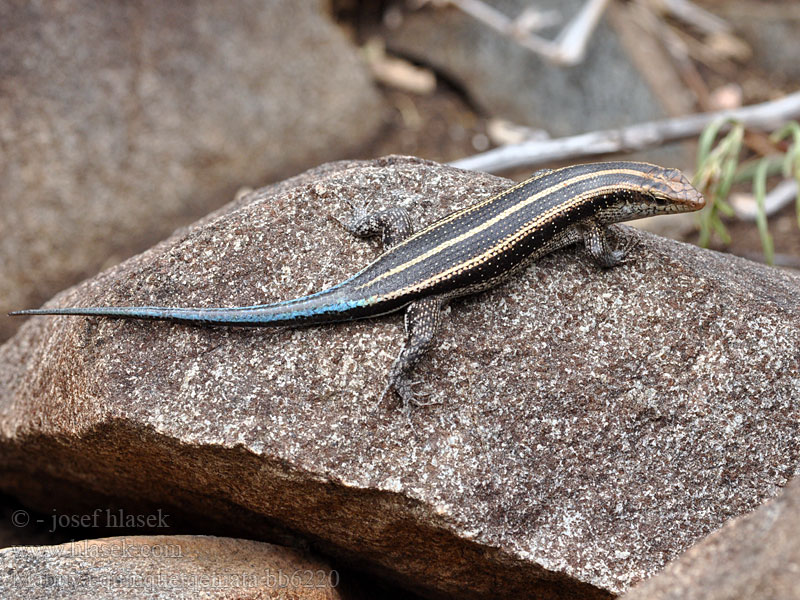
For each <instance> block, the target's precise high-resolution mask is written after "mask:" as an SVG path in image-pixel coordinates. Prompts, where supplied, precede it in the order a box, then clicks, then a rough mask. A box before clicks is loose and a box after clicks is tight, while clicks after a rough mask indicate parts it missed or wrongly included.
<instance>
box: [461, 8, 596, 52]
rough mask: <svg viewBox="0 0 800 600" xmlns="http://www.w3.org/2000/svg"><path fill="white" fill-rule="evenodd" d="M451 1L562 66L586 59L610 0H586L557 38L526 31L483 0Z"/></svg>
mask: <svg viewBox="0 0 800 600" xmlns="http://www.w3.org/2000/svg"><path fill="white" fill-rule="evenodd" d="M449 1H450V3H451V4H452V5H454V6H456V7H458V8H459V9H460V10H462V11H463V12H465V13H466V14H468V15H470V16H471V17H473V18H474V19H477V20H478V21H480V22H481V23H484V24H485V25H488V26H489V27H491V28H492V29H494V30H495V31H498V32H500V33H502V34H503V35H505V36H507V37H509V38H511V39H512V40H514V41H515V42H516V43H518V44H519V45H521V46H522V47H524V48H527V49H528V50H530V51H531V52H535V53H536V54H538V55H540V56H542V57H544V58H545V59H546V60H548V61H550V62H551V63H553V64H556V65H560V66H572V65H576V64H578V63H580V62H581V61H582V60H583V57H584V55H585V54H586V47H587V45H588V43H589V39H590V38H591V36H592V32H593V31H594V30H595V28H596V27H597V23H598V22H599V21H600V17H601V16H602V14H603V11H604V10H605V8H606V6H607V5H608V2H609V0H587V2H586V4H584V5H583V8H581V10H580V12H579V13H578V14H577V15H575V17H574V18H573V19H572V20H571V21H570V22H569V23H567V25H566V26H565V27H564V29H563V30H562V31H561V33H559V35H558V37H557V38H556V40H555V41H550V40H547V39H545V38H543V37H541V36H538V35H536V34H534V33H530V32H525V31H523V30H522V28H520V27H519V26H518V25H517V23H516V22H515V21H513V20H511V19H509V18H508V17H507V16H506V15H504V14H503V13H502V12H500V11H499V10H497V9H496V8H494V7H492V6H489V5H488V4H486V3H485V2H482V0H449Z"/></svg>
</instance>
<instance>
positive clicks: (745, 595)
mask: <svg viewBox="0 0 800 600" xmlns="http://www.w3.org/2000/svg"><path fill="white" fill-rule="evenodd" d="M751 598H770V599H771V600H798V599H800V479H798V480H796V481H794V482H793V483H791V484H790V485H789V486H788V487H787V489H786V490H785V491H784V492H783V493H782V494H781V495H780V496H779V497H778V498H777V499H776V500H773V501H772V502H769V503H767V504H765V505H764V506H762V507H761V508H759V509H758V510H757V511H755V512H754V513H752V514H749V515H746V516H744V517H739V518H738V519H735V520H733V521H731V522H730V523H727V524H726V525H725V527H723V528H722V529H720V530H719V531H717V532H715V533H713V534H711V535H710V536H708V538H706V539H704V540H703V541H702V542H700V543H699V544H697V545H696V546H694V547H692V548H691V549H690V550H689V551H688V552H686V553H685V554H684V555H682V556H681V557H680V558H679V559H678V560H676V561H675V562H673V563H670V564H669V565H668V566H667V568H666V569H664V572H663V573H660V574H659V575H657V576H656V577H653V578H652V579H649V580H647V581H646V582H644V583H643V584H642V585H639V586H637V587H636V588H635V589H634V590H632V591H631V592H630V593H629V594H626V595H625V597H624V600H701V599H702V600H750V599H751Z"/></svg>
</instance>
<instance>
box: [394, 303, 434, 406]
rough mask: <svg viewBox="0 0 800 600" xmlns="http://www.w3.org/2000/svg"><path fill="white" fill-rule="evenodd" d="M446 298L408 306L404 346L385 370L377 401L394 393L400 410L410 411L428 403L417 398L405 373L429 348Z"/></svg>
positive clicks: (412, 383)
mask: <svg viewBox="0 0 800 600" xmlns="http://www.w3.org/2000/svg"><path fill="white" fill-rule="evenodd" d="M445 301H446V298H443V297H441V296H428V297H427V298H420V299H419V300H416V301H414V302H412V303H411V304H409V305H408V308H406V315H405V329H406V344H405V346H404V347H403V349H402V350H401V351H400V354H399V355H398V356H397V358H396V359H395V361H394V363H393V364H392V367H391V369H390V371H389V382H388V384H387V385H386V388H384V390H383V393H382V394H381V398H380V400H383V398H384V397H385V396H386V394H387V393H389V391H390V390H394V391H395V393H396V394H397V395H398V396H400V399H401V400H402V401H403V411H404V412H406V413H407V414H409V413H410V411H411V405H412V404H414V405H416V406H422V405H424V404H432V403H429V402H421V401H419V400H418V399H417V397H416V395H415V394H414V391H413V390H412V387H413V385H414V382H412V381H410V380H409V378H408V372H409V371H410V370H411V368H412V367H413V366H414V365H415V364H416V363H417V362H418V361H419V359H420V357H421V356H422V355H423V354H425V352H426V351H427V350H428V348H430V345H431V342H432V341H433V338H434V336H435V335H436V330H437V329H438V328H439V323H440V322H441V320H442V306H443V305H444V303H445Z"/></svg>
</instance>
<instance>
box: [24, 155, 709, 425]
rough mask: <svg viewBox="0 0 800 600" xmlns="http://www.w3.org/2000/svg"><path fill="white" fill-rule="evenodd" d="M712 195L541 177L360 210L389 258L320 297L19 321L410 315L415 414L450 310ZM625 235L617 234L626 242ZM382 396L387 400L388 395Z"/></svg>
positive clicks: (595, 252) (255, 322)
mask: <svg viewBox="0 0 800 600" xmlns="http://www.w3.org/2000/svg"><path fill="white" fill-rule="evenodd" d="M704 204H705V200H704V199H703V196H702V195H701V194H700V193H699V192H698V191H697V190H696V189H694V188H693V187H692V185H691V184H690V183H689V181H688V180H687V179H686V178H685V177H684V176H683V175H682V174H681V173H680V171H677V170H674V169H664V168H661V167H658V166H655V165H650V164H646V163H640V162H607V163H594V164H583V165H577V166H570V167H565V168H562V169H556V170H544V171H539V172H537V173H535V174H534V175H533V177H531V178H530V179H528V180H527V181H525V182H523V183H520V184H518V185H515V186H513V187H511V188H509V189H507V190H505V191H504V192H502V193H500V194H498V195H496V196H493V197H491V198H488V199H486V200H483V201H481V202H478V203H477V204H474V205H472V206H470V207H468V208H465V209H463V210H459V211H456V212H454V213H452V214H450V215H448V216H446V217H444V218H442V219H439V220H438V221H436V222H435V223H433V224H431V225H429V226H428V227H426V228H424V229H423V230H421V231H419V232H418V233H413V231H412V225H411V221H410V219H409V216H408V214H407V213H406V211H405V210H404V209H402V208H390V209H387V210H382V211H379V212H375V213H371V214H367V213H366V212H365V211H363V210H362V211H357V214H356V216H355V218H354V219H353V220H352V221H351V222H350V223H348V224H347V225H346V227H347V229H348V230H349V231H350V232H351V233H353V234H355V235H358V236H360V237H368V236H373V235H380V236H381V237H382V239H383V244H384V248H385V251H384V253H383V254H381V255H380V256H379V257H378V258H377V259H375V260H374V261H373V262H372V263H371V264H369V265H368V266H366V267H365V268H364V269H362V270H361V271H359V272H358V273H357V274H355V275H354V276H353V277H351V278H350V279H347V280H346V281H343V282H341V283H339V284H337V285H335V286H333V287H331V288H329V289H326V290H323V291H321V292H318V293H316V294H311V295H309V296H304V297H302V298H296V299H293V300H287V301H284V302H277V303H274V304H259V305H254V306H243V307H235V308H170V307H161V306H123V307H105V306H101V307H88V308H43V309H37V310H23V311H18V312H15V313H11V314H13V315H89V316H103V317H122V318H133V319H161V320H171V321H181V322H192V323H202V324H212V325H242V326H270V325H277V326H285V325H312V324H319V323H330V322H336V321H346V320H352V319H361V318H364V317H373V316H377V315H383V314H386V313H390V312H394V311H397V310H400V309H405V329H406V338H407V339H406V344H405V347H404V348H403V350H402V351H401V352H400V354H399V356H398V357H397V359H396V360H395V361H394V364H393V365H392V367H391V369H390V372H389V378H388V384H387V386H386V388H385V390H384V392H383V393H384V395H385V394H386V393H387V392H388V391H390V390H394V391H395V392H396V393H397V394H398V395H399V396H400V398H401V399H402V401H403V407H404V409H405V410H409V409H410V403H415V404H421V402H419V401H418V400H416V399H415V398H414V393H413V391H412V389H411V387H412V386H411V382H410V381H409V379H408V377H407V374H408V371H409V369H410V368H411V367H412V366H413V365H414V364H415V363H416V362H417V361H418V360H419V358H420V356H421V355H422V354H423V353H424V352H425V350H426V349H427V348H428V347H429V345H430V344H431V341H432V339H433V337H434V334H435V332H436V329H437V326H438V324H439V321H440V317H441V311H442V307H443V305H444V304H445V303H446V302H447V301H448V300H449V299H450V298H454V297H457V296H463V295H465V294H472V293H475V292H479V291H481V290H485V289H487V288H490V287H493V286H496V285H498V284H500V283H502V282H503V281H505V280H507V279H508V278H509V277H511V276H512V275H514V274H516V273H518V272H519V271H521V270H522V269H524V268H525V267H526V266H527V265H528V264H530V263H531V262H532V261H534V260H536V259H538V258H540V257H541V256H543V255H545V254H547V253H549V252H552V251H553V250H556V249H558V248H562V247H564V246H567V245H569V244H573V243H575V242H578V241H581V240H582V241H583V243H584V245H585V248H586V250H587V252H588V254H589V256H590V257H591V258H592V259H594V261H596V262H597V263H598V264H599V265H601V266H603V267H613V266H614V265H617V264H619V263H620V262H621V261H622V260H623V259H624V258H625V255H626V254H627V251H628V250H627V248H626V247H619V245H618V244H616V246H617V247H613V246H615V244H613V243H612V242H611V240H610V239H609V237H610V236H609V234H608V232H609V225H611V224H613V223H618V222H620V221H628V220H633V219H639V218H642V217H648V216H651V215H660V214H667V213H680V212H688V211H693V210H698V209H700V208H702V207H703V206H704ZM615 237H616V236H615ZM382 397H383V396H382Z"/></svg>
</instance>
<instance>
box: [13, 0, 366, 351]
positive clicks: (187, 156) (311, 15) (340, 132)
mask: <svg viewBox="0 0 800 600" xmlns="http://www.w3.org/2000/svg"><path fill="white" fill-rule="evenodd" d="M322 5H323V3H322V2H321V1H319V0H299V1H298V0H271V1H269V2H262V1H260V0H245V1H242V2H216V1H214V0H189V1H186V2H157V1H152V0H145V1H142V2H87V1H85V0H62V1H60V2H23V1H17V0H13V1H11V2H2V3H0V23H2V35H0V154H1V155H2V158H0V181H2V185H0V212H2V215H3V218H2V219H0V313H6V312H8V311H9V310H15V309H18V308H20V307H30V306H37V305H39V304H41V303H42V302H43V301H45V300H46V299H48V298H50V297H51V296H52V295H53V294H54V293H56V292H57V291H59V290H62V289H64V288H65V287H67V286H69V285H72V284H74V283H75V282H77V281H80V280H81V279H83V278H85V277H86V276H88V275H91V274H94V273H96V272H97V271H98V270H99V269H100V268H101V267H103V266H104V265H105V266H108V265H111V264H114V263H115V262H118V261H119V260H121V259H122V258H125V257H128V256H131V255H132V254H135V253H136V252H140V251H141V250H144V249H145V248H148V247H149V246H151V245H152V244H153V243H155V242H156V241H158V240H162V239H164V238H165V237H167V236H168V235H169V234H171V233H172V231H173V230H174V229H175V228H176V227H178V226H181V225H185V224H187V223H190V222H191V221H193V220H195V219H197V218H198V217H200V216H202V215H205V214H206V213H208V211H209V210H212V209H215V208H218V207H219V206H222V205H223V204H224V203H226V202H228V201H229V200H230V199H231V198H232V197H233V195H234V193H235V192H236V190H237V189H238V188H239V187H240V186H245V185H249V186H254V185H260V184H262V183H263V182H265V181H270V180H274V179H279V178H281V177H286V176H287V175H288V174H293V173H297V172H298V171H301V170H303V169H306V168H308V167H309V166H312V165H315V164H319V163H320V162H323V161H325V160H332V159H336V158H344V157H346V156H349V155H351V154H352V152H353V151H355V149H357V148H359V147H361V146H362V145H363V144H365V143H366V142H367V141H369V140H370V139H372V137H373V136H374V135H376V134H377V131H378V128H379V127H380V125H381V122H382V117H381V115H382V112H381V108H382V107H381V105H380V100H379V98H378V96H377V93H376V91H375V89H374V87H373V85H372V83H371V81H370V79H369V76H368V74H367V71H366V69H365V68H364V66H363V65H362V64H361V62H360V60H359V58H358V55H357V53H356V50H355V49H354V48H353V47H351V46H350V44H349V43H348V42H347V41H346V39H345V37H344V35H343V34H342V32H341V31H340V30H339V29H338V27H337V26H335V25H334V24H333V23H332V22H331V21H330V19H329V18H328V17H327V16H326V15H325V13H324V9H323V7H322ZM33 48H35V52H34V51H32V49H33ZM16 324H17V323H16V322H13V321H9V320H3V321H2V322H0V340H3V339H6V338H7V337H8V336H9V335H10V334H11V332H12V331H13V330H14V329H13V328H14V326H15V325H16Z"/></svg>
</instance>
